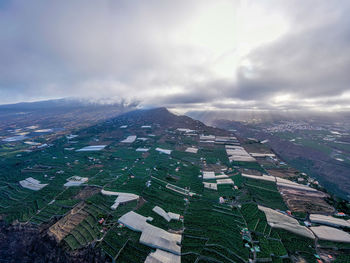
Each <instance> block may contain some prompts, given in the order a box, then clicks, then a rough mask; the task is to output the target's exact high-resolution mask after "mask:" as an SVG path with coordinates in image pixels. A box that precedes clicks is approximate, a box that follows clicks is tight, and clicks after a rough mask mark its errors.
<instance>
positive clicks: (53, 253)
mask: <svg viewBox="0 0 350 263" xmlns="http://www.w3.org/2000/svg"><path fill="white" fill-rule="evenodd" d="M48 227H49V225H46V226H43V227H40V228H39V227H37V226H33V225H29V224H27V225H20V224H16V225H7V226H6V225H5V224H4V223H3V222H0V262H1V263H3V262H11V263H12V262H13V263H15V262H16V263H19V262H23V263H26V262H28V263H29V262H31V263H41V262H45V263H51V262H52V263H61V262H62V263H63V262H67V263H73V262H74V263H82V262H91V263H99V262H106V259H105V257H104V256H103V255H102V254H101V252H100V250H99V249H93V247H91V246H90V247H88V248H84V249H80V250H77V251H74V252H67V251H66V250H64V249H63V248H62V246H60V245H58V244H57V243H56V241H55V240H54V239H53V238H51V237H49V236H48V235H47V234H46V233H47V228H48Z"/></svg>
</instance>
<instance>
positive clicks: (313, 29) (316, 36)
mask: <svg viewBox="0 0 350 263" xmlns="http://www.w3.org/2000/svg"><path fill="white" fill-rule="evenodd" d="M225 2H227V3H230V4H232V3H234V4H233V5H232V10H231V9H230V8H231V6H230V7H229V8H225V7H223V8H221V9H218V10H219V11H220V12H226V11H227V12H228V14H227V13H225V14H224V13H223V14H221V13H215V12H218V11H217V10H216V9H215V8H216V7H217V6H218V5H220V4H223V3H225ZM243 4H248V6H249V5H251V6H252V8H251V9H252V10H253V9H254V6H255V5H259V6H260V7H261V8H263V9H264V10H265V11H266V12H267V14H268V15H267V17H269V14H270V13H271V15H273V14H279V15H280V16H282V17H283V19H284V20H285V21H286V23H287V25H288V29H287V30H286V32H284V33H283V34H282V35H280V36H278V37H277V38H276V39H273V40H271V41H266V42H263V43H261V44H259V45H258V46H254V48H253V49H252V50H250V52H249V53H247V54H244V55H243V56H242V54H239V48H237V47H238V46H239V45H240V43H239V41H240V40H239V38H237V40H236V39H235V35H236V34H238V33H237V32H238V31H239V30H238V29H239V27H241V26H242V25H241V24H240V21H236V27H237V28H235V26H234V27H233V28H228V27H227V24H220V23H221V21H219V18H220V17H221V16H225V15H226V16H227V17H228V18H230V17H232V18H235V16H236V14H237V12H238V11H237V10H238V9H239V7H240V6H241V5H243ZM236 7H237V10H236V9H235V8H236ZM249 9H250V8H248V10H249ZM212 10H213V11H212ZM230 12H231V13H232V15H231V13H230ZM349 12H350V2H348V1H326V0H321V1H316V0H315V1H311V0H308V1H301V0H300V1H273V0H271V1H256V2H254V1H244V0H243V1H225V0H220V1H217V2H216V1H215V2H214V1H209V0H206V1H185V0H183V1H156V0H152V1H127V0H123V1H111V0H101V1H93V0H75V1H62V0H60V1H58V0H57V1H50V2H48V1H44V0H34V1H31V3H30V4H29V2H28V1H25V0H15V1H3V2H1V4H0V44H1V49H0V58H1V59H0V103H5V102H13V101H18V100H28V99H41V98H57V97H72V96H73V97H88V98H90V99H91V98H92V99H95V100H99V99H105V98H108V99H109V100H118V99H121V98H124V99H126V100H137V101H141V103H144V104H145V105H150V104H151V105H155V106H156V105H164V106H168V107H178V108H181V107H182V108H201V109H204V108H216V109H230V108H231V109H234V108H244V109H245V108H247V109H248V108H254V109H268V110H271V109H276V108H278V109H295V108H296V109H302V108H306V109H308V108H318V109H331V108H335V109H349V107H350V94H349V93H350V91H349V90H350V89H349V83H350V74H349V72H350V16H348V14H349ZM211 15H213V16H211ZM245 15H246V14H243V16H245ZM250 19H251V21H246V22H247V23H248V24H249V22H254V23H255V24H259V21H253V20H254V19H255V18H254V16H253V17H251V18H250ZM256 19H258V18H256ZM230 25H231V24H230ZM193 28H194V29H193ZM190 29H191V30H192V31H191V30H190ZM193 30H194V31H193ZM221 31H222V32H223V34H222V35H216V33H217V32H219V33H220V32H221ZM267 31H268V28H267ZM253 33H254V32H253ZM231 35H232V36H233V38H232V39H231V38H229V39H226V38H225V37H226V36H231ZM220 37H223V38H222V39H221V38H220ZM253 37H254V34H253ZM257 38H258V36H257ZM230 41H232V45H231V42H230ZM225 43H228V44H227V45H224V46H223V47H222V44H225ZM225 59H227V61H228V62H229V63H228V64H225V63H226V62H227V61H225ZM220 63H221V64H220ZM227 65H228V66H227ZM230 67H232V70H230V69H231V68H230ZM223 72H224V73H223ZM221 73H223V74H221ZM281 96H282V99H281V98H279V97H281ZM283 96H287V97H283Z"/></svg>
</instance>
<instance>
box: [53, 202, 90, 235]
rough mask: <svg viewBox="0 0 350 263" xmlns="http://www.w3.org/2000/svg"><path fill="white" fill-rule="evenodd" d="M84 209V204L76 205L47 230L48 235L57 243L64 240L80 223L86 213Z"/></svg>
mask: <svg viewBox="0 0 350 263" xmlns="http://www.w3.org/2000/svg"><path fill="white" fill-rule="evenodd" d="M84 207H85V204H84V202H81V203H79V204H78V205H76V206H75V207H74V208H73V209H72V210H70V212H69V213H68V214H67V215H66V216H64V217H63V218H61V219H60V220H59V221H58V222H56V224H54V225H52V226H51V227H50V228H49V230H48V235H49V236H53V237H54V238H55V239H56V241H57V242H60V241H61V240H62V239H64V238H65V237H66V236H67V235H68V234H69V233H70V232H71V231H72V230H73V229H74V228H75V227H76V226H77V225H79V224H80V223H81V221H83V220H84V219H85V218H86V217H87V216H88V213H87V212H85V211H84V210H83V209H84Z"/></svg>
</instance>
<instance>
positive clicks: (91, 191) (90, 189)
mask: <svg viewBox="0 0 350 263" xmlns="http://www.w3.org/2000/svg"><path fill="white" fill-rule="evenodd" d="M100 191H101V189H100V188H98V187H95V186H86V187H84V189H82V190H81V191H80V192H79V193H78V194H77V195H76V196H74V199H80V200H86V199H87V198H89V197H90V196H93V195H95V194H97V193H99V192H100Z"/></svg>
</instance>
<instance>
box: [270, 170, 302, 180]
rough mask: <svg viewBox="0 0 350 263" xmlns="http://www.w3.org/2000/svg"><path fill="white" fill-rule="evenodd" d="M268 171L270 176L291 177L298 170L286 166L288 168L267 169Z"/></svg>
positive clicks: (294, 175)
mask: <svg viewBox="0 0 350 263" xmlns="http://www.w3.org/2000/svg"><path fill="white" fill-rule="evenodd" d="M267 171H268V173H269V174H270V175H272V176H276V177H280V178H291V177H296V176H297V175H296V174H295V173H296V172H298V171H297V170H296V169H293V168H288V169H267Z"/></svg>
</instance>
